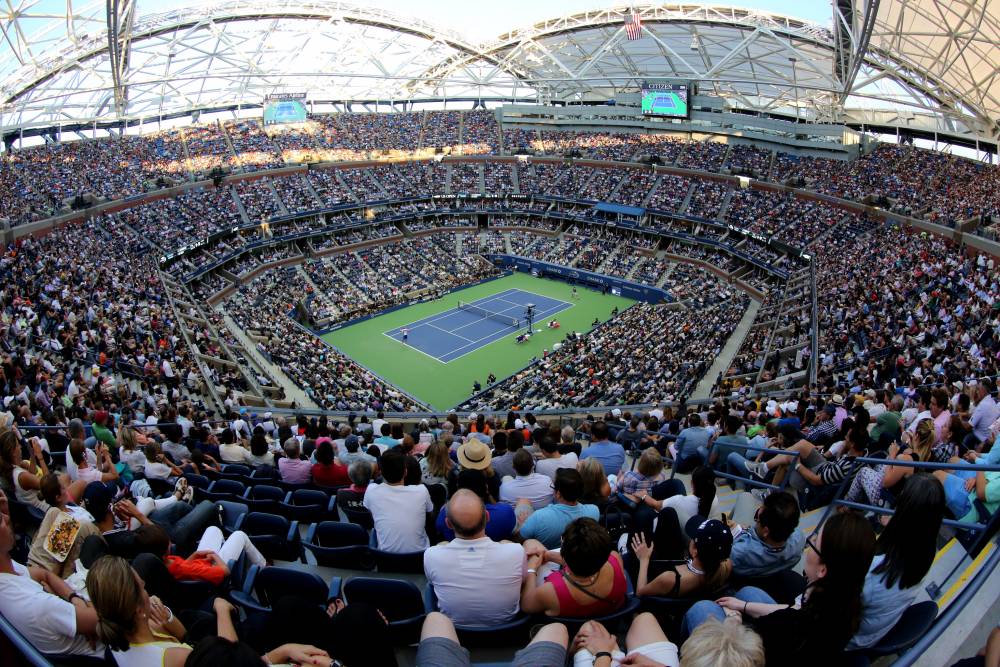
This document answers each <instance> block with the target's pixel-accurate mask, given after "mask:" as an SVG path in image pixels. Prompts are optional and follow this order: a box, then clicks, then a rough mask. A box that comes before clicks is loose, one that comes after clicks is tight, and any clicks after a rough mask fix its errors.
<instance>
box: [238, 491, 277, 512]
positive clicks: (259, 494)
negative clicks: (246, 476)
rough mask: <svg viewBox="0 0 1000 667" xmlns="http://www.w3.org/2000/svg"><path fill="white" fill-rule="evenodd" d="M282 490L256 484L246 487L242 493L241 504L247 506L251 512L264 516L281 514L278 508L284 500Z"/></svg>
mask: <svg viewBox="0 0 1000 667" xmlns="http://www.w3.org/2000/svg"><path fill="white" fill-rule="evenodd" d="M286 495H287V494H286V493H285V491H284V489H282V488H280V487H277V486H270V485H267V484H257V485H256V486H251V487H248V488H247V490H246V491H244V492H243V499H244V500H243V502H245V503H246V504H247V507H249V508H250V511H251V512H264V513H266V514H281V512H279V511H278V508H279V506H280V504H281V502H282V501H283V500H284V499H285V496H286Z"/></svg>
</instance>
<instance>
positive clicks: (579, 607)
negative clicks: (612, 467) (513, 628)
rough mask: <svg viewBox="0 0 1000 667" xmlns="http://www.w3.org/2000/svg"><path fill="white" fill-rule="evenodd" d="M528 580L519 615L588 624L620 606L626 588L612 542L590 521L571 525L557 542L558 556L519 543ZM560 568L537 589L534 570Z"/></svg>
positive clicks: (536, 544) (531, 543)
mask: <svg viewBox="0 0 1000 667" xmlns="http://www.w3.org/2000/svg"><path fill="white" fill-rule="evenodd" d="M524 549H525V552H526V553H527V554H528V575H527V576H526V577H525V578H524V583H523V584H522V587H521V610H522V611H524V612H525V613H528V614H540V613H545V614H546V615H548V616H570V617H575V618H593V617H595V616H604V615H606V614H610V613H612V612H614V611H615V610H617V609H619V608H621V606H622V605H623V604H625V598H626V596H627V594H628V585H627V583H626V580H625V576H626V575H625V569H624V568H623V567H622V560H621V556H619V555H618V553H617V552H616V551H615V550H614V549H613V545H612V543H611V537H610V536H609V535H608V531H606V530H605V529H604V528H603V527H602V526H601V525H600V524H598V523H597V522H596V521H594V520H593V519H587V518H581V519H577V520H576V521H573V522H572V523H570V524H569V525H568V526H567V527H566V530H565V531H564V532H563V536H562V547H561V549H560V552H559V553H556V552H554V551H548V552H546V551H545V547H543V546H542V545H541V543H539V542H537V541H535V540H528V541H527V542H525V543H524ZM545 561H550V562H557V563H560V564H561V565H562V568H561V569H559V570H557V571H555V572H553V573H552V574H550V575H549V576H547V577H546V578H545V583H544V584H542V585H540V586H539V585H538V582H537V575H536V574H535V572H536V570H537V569H538V568H539V567H540V566H541V565H542V564H543V563H544V562H545Z"/></svg>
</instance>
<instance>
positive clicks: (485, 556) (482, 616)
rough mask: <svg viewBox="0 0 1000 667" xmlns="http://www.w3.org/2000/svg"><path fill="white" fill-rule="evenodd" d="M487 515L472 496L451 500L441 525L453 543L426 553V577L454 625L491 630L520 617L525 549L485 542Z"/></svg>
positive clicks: (462, 494) (463, 491)
mask: <svg viewBox="0 0 1000 667" xmlns="http://www.w3.org/2000/svg"><path fill="white" fill-rule="evenodd" d="M489 519H490V517H489V514H487V512H486V507H485V506H484V505H483V501H482V500H480V498H479V496H477V495H476V494H475V493H473V492H472V491H469V490H468V489H460V490H458V491H456V492H455V495H453V496H452V497H451V500H450V501H449V502H448V506H447V517H446V519H445V522H446V523H447V525H448V527H449V528H451V529H452V530H454V531H455V539H453V540H452V541H451V542H447V543H444V544H439V545H438V546H434V547H431V548H430V549H428V550H427V551H426V552H424V574H426V575H427V581H428V582H429V583H430V585H431V586H433V588H434V594H435V595H436V596H437V600H438V609H440V610H441V611H442V612H443V613H444V614H445V615H446V616H448V617H449V618H450V619H451V620H452V621H453V622H454V623H456V624H457V625H483V626H488V625H494V624H497V623H506V622H507V621H510V620H512V619H513V618H514V617H515V616H516V615H517V613H518V611H519V609H520V607H519V604H518V603H519V600H520V593H521V580H522V579H523V578H524V573H525V567H526V565H525V557H524V548H523V547H522V546H521V545H520V544H514V543H511V542H494V541H493V540H491V539H490V538H489V537H487V536H486V523H487V522H488V521H489Z"/></svg>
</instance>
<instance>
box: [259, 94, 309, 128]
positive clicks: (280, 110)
mask: <svg viewBox="0 0 1000 667" xmlns="http://www.w3.org/2000/svg"><path fill="white" fill-rule="evenodd" d="M305 121H306V105H305V101H304V100H289V99H271V100H268V101H267V102H266V103H265V104H264V126H265V127H266V126H268V125H278V124H281V123H304V122H305Z"/></svg>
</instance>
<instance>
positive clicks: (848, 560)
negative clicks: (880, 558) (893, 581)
mask: <svg viewBox="0 0 1000 667" xmlns="http://www.w3.org/2000/svg"><path fill="white" fill-rule="evenodd" d="M806 545H807V547H808V548H807V549H806V553H805V575H806V580H807V581H808V584H807V586H806V591H805V593H803V595H802V596H801V597H800V598H799V600H798V601H797V602H796V604H795V605H791V606H788V605H781V604H776V603H775V602H774V600H773V599H771V597H770V596H769V595H768V594H767V593H765V592H764V591H762V590H760V589H759V588H754V587H752V586H748V587H745V588H742V589H740V590H739V591H738V592H737V593H736V595H735V596H733V597H724V598H721V599H719V600H716V601H715V602H710V601H707V600H704V601H701V602H698V603H696V604H695V605H694V606H693V607H691V609H690V610H689V611H688V613H687V614H686V615H685V616H684V634H685V635H688V634H690V633H691V632H692V631H694V629H695V628H697V627H698V626H699V625H700V624H701V623H703V622H704V621H706V620H707V619H709V618H718V619H719V620H724V619H725V618H726V617H727V616H734V617H737V618H742V619H744V620H745V621H746V622H748V623H750V624H751V625H752V626H753V628H754V630H756V631H757V633H758V634H759V635H760V636H761V639H763V640H764V651H765V653H766V654H767V661H766V663H767V665H768V667H783V666H785V665H788V666H789V667H791V666H792V665H802V664H807V663H808V664H810V665H811V667H817V666H819V665H835V664H838V663H839V662H840V656H841V653H842V652H843V650H844V647H845V646H847V643H848V641H850V639H851V637H852V636H853V635H854V633H855V632H857V630H858V627H859V626H860V623H861V617H862V603H861V594H862V588H863V586H864V582H865V576H866V575H867V574H868V569H869V566H870V565H871V562H872V557H873V556H874V555H875V532H874V531H873V530H872V527H871V525H870V524H869V523H868V521H866V520H865V519H864V518H863V517H862V516H860V515H858V514H853V513H849V514H837V515H834V516H833V517H831V518H830V519H829V520H828V521H827V522H826V524H825V525H824V526H823V529H822V530H821V531H820V532H819V533H818V534H815V535H812V536H811V537H809V538H808V539H807V541H806Z"/></svg>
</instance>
